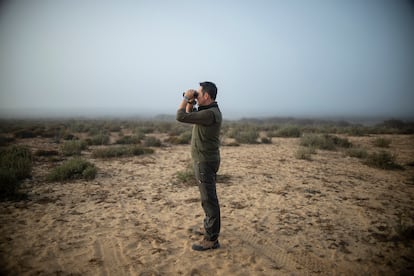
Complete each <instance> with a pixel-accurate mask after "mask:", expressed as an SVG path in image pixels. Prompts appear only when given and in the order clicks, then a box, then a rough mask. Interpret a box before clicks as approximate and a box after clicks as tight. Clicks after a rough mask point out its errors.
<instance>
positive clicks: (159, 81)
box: [0, 0, 414, 118]
mask: <svg viewBox="0 0 414 276" xmlns="http://www.w3.org/2000/svg"><path fill="white" fill-rule="evenodd" d="M413 34H414V5H413V4H412V3H410V1H403V0H383V1H381V0H375V1H370V0H343V1H339V0H337V1H335V0H325V1H323V0H312V1H308V0H303V1H300V0H293V1H292V0H289V1H282V0H280V1H279V0H274V1H264V0H250V1H247V0H246V1H242V0H239V1H226V0H217V1H205V0H204V1H197V0H188V1H180V0H179V1H157V0H152V1H151V0H148V1H139V0H135V1H132V0H131V1H87V0H86V1H81V0H79V1H77V0H68V1H65V0H50V1H46V0H36V1H30V0H27V1H25V0H12V1H6V2H5V1H3V2H2V4H0V93H1V94H0V115H2V116H9V115H16V114H20V115H30V114H35V115H39V114H42V113H43V114H56V113H58V114H59V113H60V114H75V115H90V114H99V115H105V114H107V115H112V114H113V113H114V112H120V114H123V115H135V114H144V113H147V114H149V115H156V114H160V113H162V114H175V111H176V109H177V107H178V104H179V102H180V100H181V95H182V92H183V91H184V90H186V89H188V88H197V87H198V83H199V82H200V81H206V80H208V81H213V82H215V83H216V84H217V86H218V89H219V91H218V98H217V101H218V102H219V105H220V107H221V109H222V111H223V114H224V116H227V117H233V118H234V117H253V116H273V115H274V116H307V115H310V116H318V115H321V116H322V115H331V116H343V115H349V116H360V115H383V116H390V117H403V116H409V117H414V35H413Z"/></svg>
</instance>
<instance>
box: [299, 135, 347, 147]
mask: <svg viewBox="0 0 414 276" xmlns="http://www.w3.org/2000/svg"><path fill="white" fill-rule="evenodd" d="M300 145H301V146H304V147H311V148H316V149H321V150H336V148H337V147H341V148H350V147H351V146H352V144H351V142H349V141H348V139H344V138H339V137H337V136H333V135H329V134H322V135H320V134H308V135H305V136H303V137H302V138H301V141H300Z"/></svg>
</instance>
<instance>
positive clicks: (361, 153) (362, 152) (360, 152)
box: [346, 147, 368, 159]
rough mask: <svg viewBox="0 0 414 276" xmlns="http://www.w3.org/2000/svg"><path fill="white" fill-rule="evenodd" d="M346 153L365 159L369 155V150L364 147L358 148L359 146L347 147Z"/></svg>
mask: <svg viewBox="0 0 414 276" xmlns="http://www.w3.org/2000/svg"><path fill="white" fill-rule="evenodd" d="M346 154H347V155H348V156H350V157H355V158H359V159H365V158H367V157H368V152H367V150H366V149H363V148H358V147H355V148H349V149H347V150H346Z"/></svg>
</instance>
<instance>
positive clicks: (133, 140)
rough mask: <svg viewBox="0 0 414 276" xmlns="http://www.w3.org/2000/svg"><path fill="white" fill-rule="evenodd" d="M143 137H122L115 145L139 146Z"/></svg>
mask: <svg viewBox="0 0 414 276" xmlns="http://www.w3.org/2000/svg"><path fill="white" fill-rule="evenodd" d="M143 136H144V135H134V136H129V135H127V136H123V137H121V138H119V139H118V140H117V141H116V142H115V144H120V145H129V144H139V143H141V140H142V139H143Z"/></svg>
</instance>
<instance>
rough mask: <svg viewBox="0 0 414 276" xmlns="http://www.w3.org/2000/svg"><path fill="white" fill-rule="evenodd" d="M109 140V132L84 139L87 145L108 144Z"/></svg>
mask: <svg viewBox="0 0 414 276" xmlns="http://www.w3.org/2000/svg"><path fill="white" fill-rule="evenodd" d="M109 141H110V137H109V134H106V133H99V134H96V135H94V136H92V137H90V138H88V139H86V143H87V144H88V145H97V146H100V145H108V144H109Z"/></svg>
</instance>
